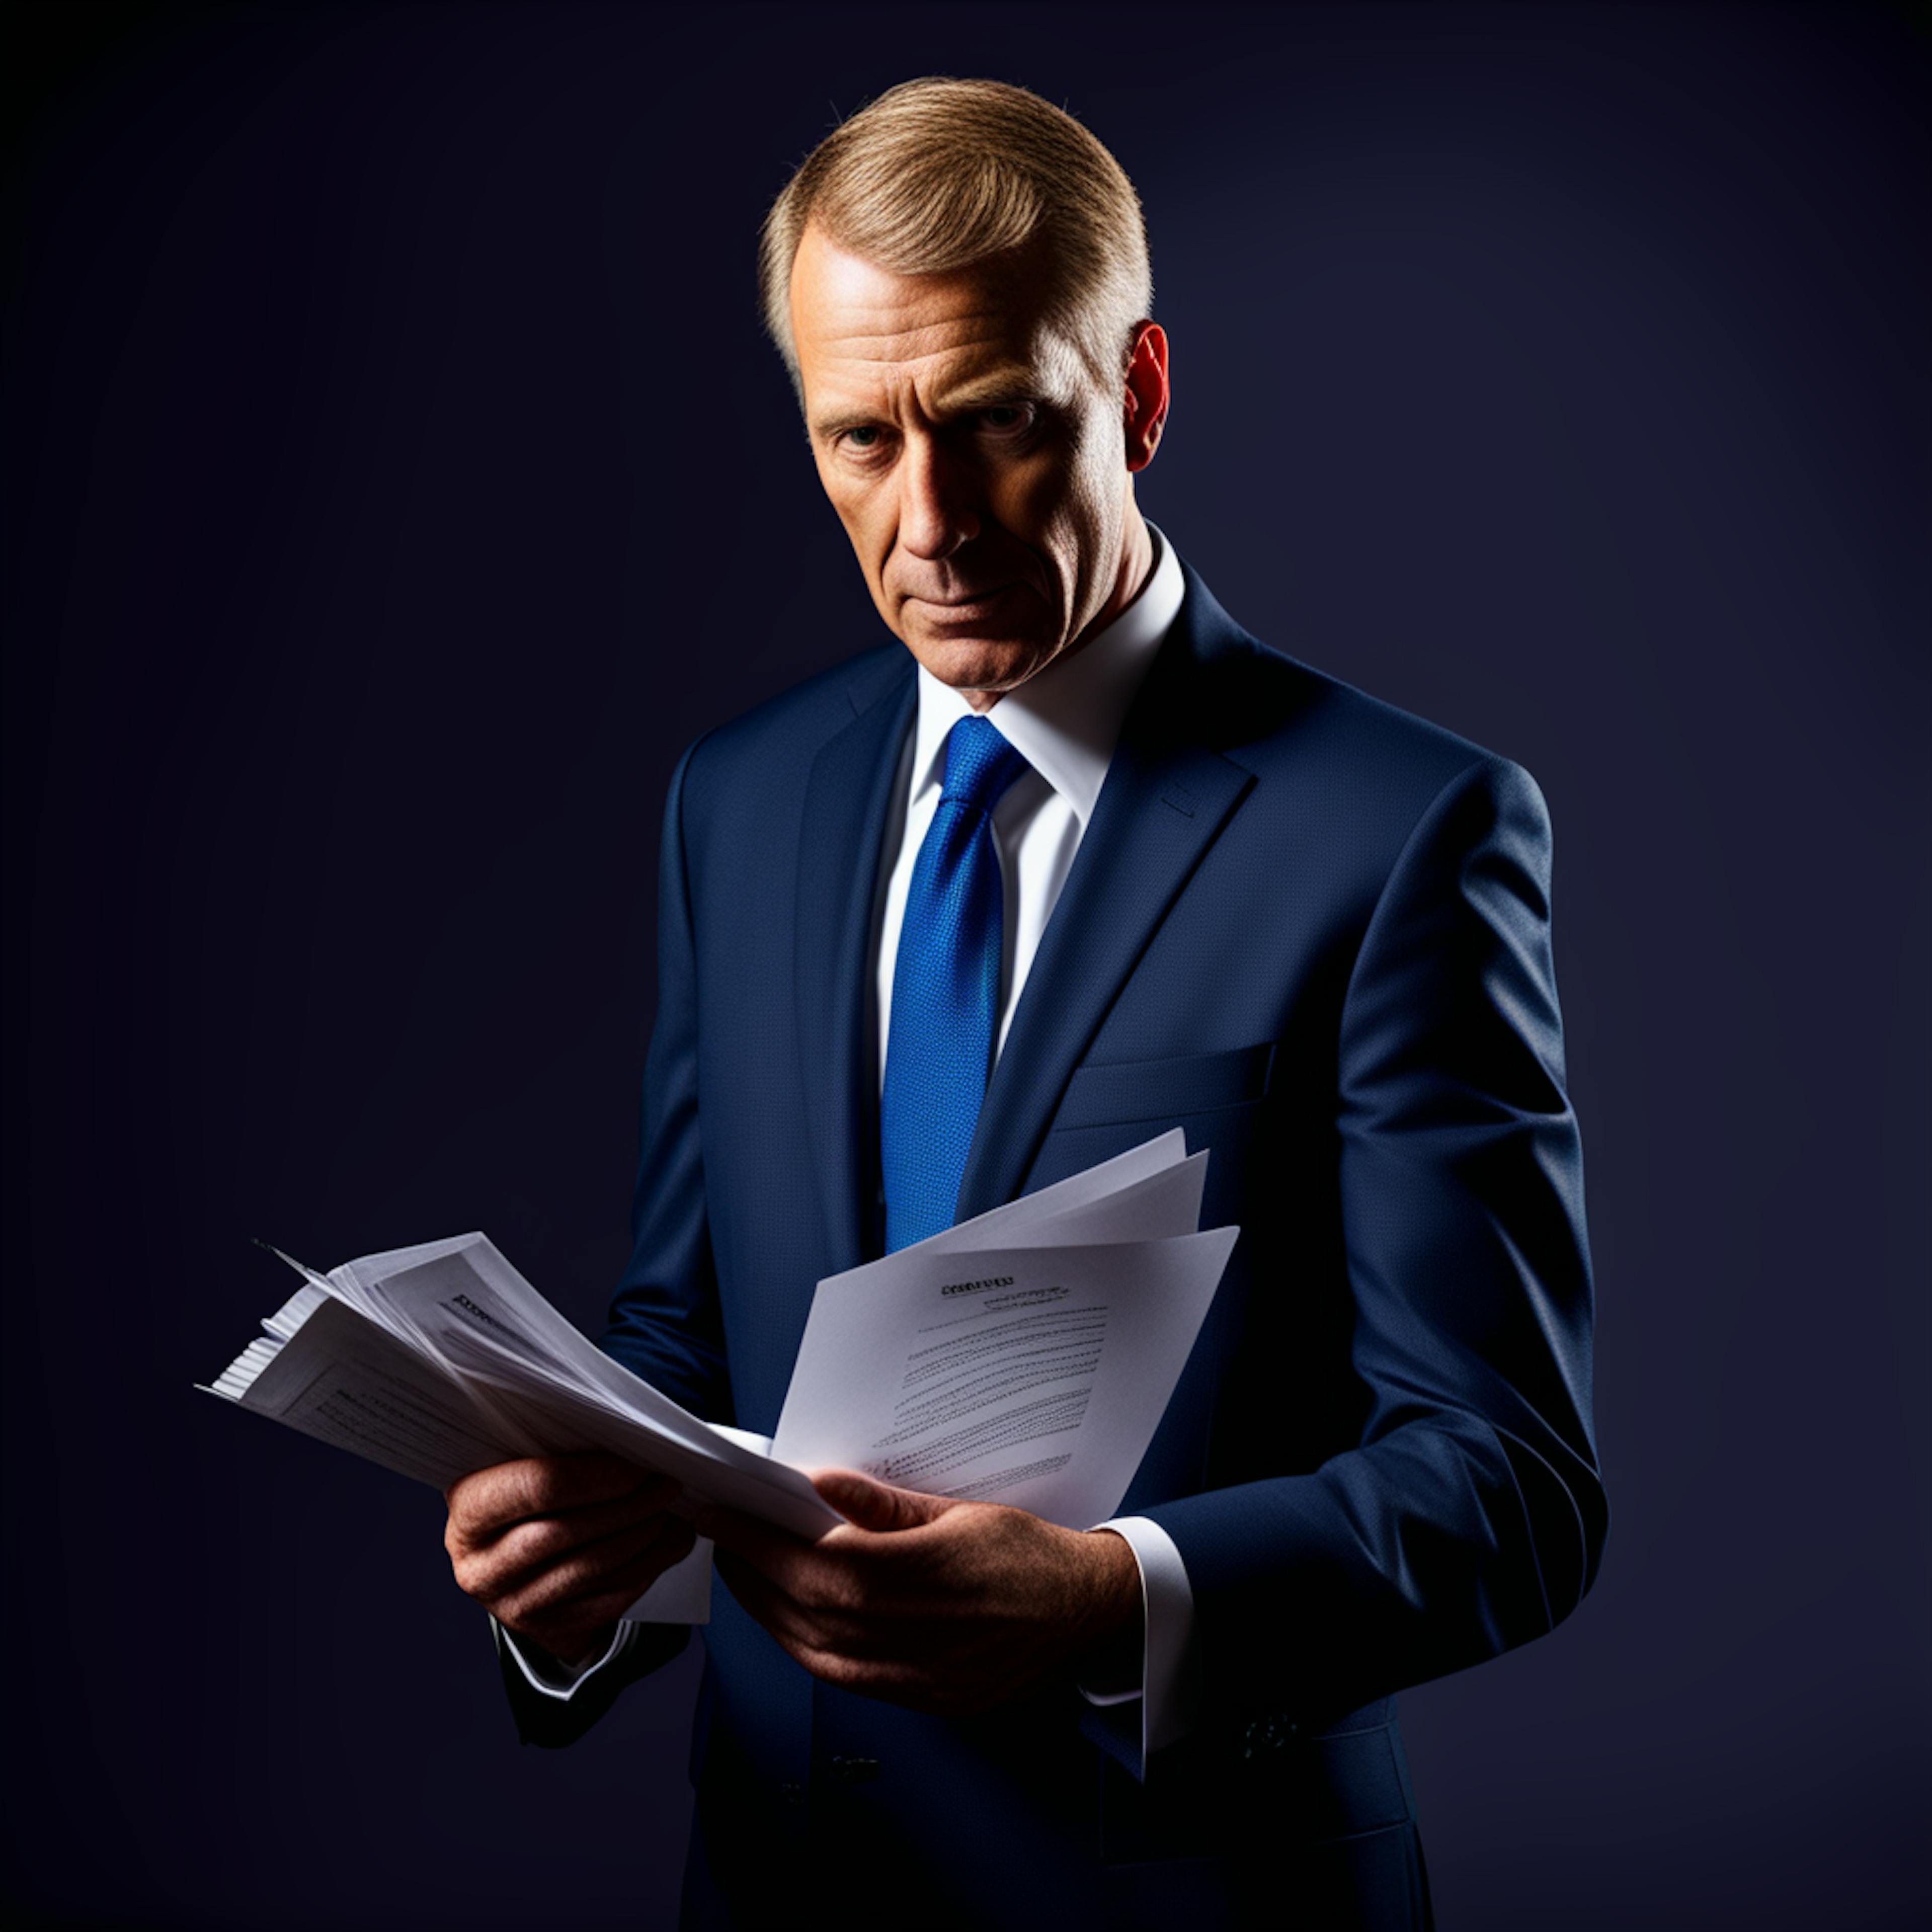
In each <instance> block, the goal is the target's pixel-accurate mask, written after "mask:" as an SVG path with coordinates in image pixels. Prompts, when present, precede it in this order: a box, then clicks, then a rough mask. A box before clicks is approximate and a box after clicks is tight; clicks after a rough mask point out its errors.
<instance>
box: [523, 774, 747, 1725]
mask: <svg viewBox="0 0 1932 1932" xmlns="http://www.w3.org/2000/svg"><path fill="white" fill-rule="evenodd" d="M700 742H702V741H701V740H700ZM696 751H697V746H696V745H693V746H692V747H691V749H690V750H688V751H686V752H685V754H684V756H683V757H682V758H681V759H680V760H679V761H678V766H677V769H676V772H674V773H673V775H672V777H671V781H670V796H669V797H668V799H667V802H666V804H665V806H664V837H663V843H662V847H661V853H660V856H659V860H658V1010H657V1019H656V1021H655V1024H654V1025H653V1026H652V1029H651V1044H650V1051H649V1055H647V1057H646V1061H645V1063H644V1094H643V1124H642V1134H641V1137H640V1139H641V1146H640V1154H639V1159H638V1164H637V1187H636V1190H635V1191H634V1194H633V1196H632V1200H631V1260H630V1264H629V1265H628V1267H627V1268H625V1271H624V1277H623V1280H622V1282H621V1283H619V1287H618V1289H617V1292H616V1296H615V1297H614V1298H613V1301H612V1302H611V1305H610V1320H609V1323H608V1325H607V1328H606V1329H605V1331H604V1334H602V1335H601V1336H600V1337H598V1346H599V1347H600V1348H601V1349H604V1351H605V1352H606V1353H607V1354H609V1355H613V1356H615V1357H616V1359H617V1360H618V1361H621V1362H622V1363H623V1364H625V1367H628V1368H630V1369H631V1370H634V1371H635V1372H636V1373H637V1374H638V1375H640V1376H643V1378H644V1379H645V1380H646V1381H647V1382H650V1383H652V1385H655V1387H656V1388H658V1389H660V1390H661V1391H663V1392H664V1394H666V1395H667V1396H669V1397H671V1399H672V1400H673V1401H675V1402H677V1403H681V1404H682V1406H684V1407H685V1408H686V1409H689V1410H691V1412H693V1413H694V1414H695V1415H701V1416H703V1417H704V1418H706V1421H715V1422H728V1421H730V1419H731V1397H730V1383H729V1381H728V1379H727V1376H726V1373H725V1367H724V1337H723V1331H722V1328H721V1323H720V1320H719V1317H718V1296H717V1283H716V1280H715V1277H714V1275H713V1273H712V1262H711V1243H710V1237H709V1232H708V1228H707V1224H706V1217H705V1204H704V1157H703V1149H702V1147H701V1145H700V1138H699V1131H698V1130H699V1112H698V1094H697V1031H698V1026H697V962H696V952H695V947H694V941H693V936H692V930H691V889H690V876H689V868H688V862H687V857H686V851H685V826H684V791H685V776H686V774H687V772H688V770H689V769H690V765H691V758H692V757H693V756H694V754H695V752H696ZM689 1638H690V1632H689V1631H688V1628H685V1627H684V1626H682V1625H639V1626H637V1627H636V1628H635V1629H634V1631H632V1633H631V1637H630V1638H629V1640H628V1641H627V1642H626V1643H624V1644H623V1645H622V1646H619V1648H618V1649H616V1651H615V1652H613V1655H611V1656H610V1658H609V1659H608V1661H606V1662H604V1664H601V1665H600V1666H599V1667H598V1668H597V1669H596V1670H593V1671H591V1672H589V1673H586V1675H585V1676H583V1677H581V1678H580V1679H578V1680H577V1682H575V1683H574V1684H572V1685H569V1686H568V1688H559V1689H555V1690H551V1691H547V1692H546V1691H541V1690H539V1689H538V1688H536V1687H535V1685H533V1684H532V1682H530V1679H529V1674H528V1673H526V1671H525V1670H523V1669H521V1668H520V1667H519V1665H518V1663H517V1659H516V1658H515V1656H514V1654H513V1653H512V1652H511V1647H510V1646H509V1644H508V1642H507V1640H506V1639H505V1634H504V1633H503V1632H502V1631H501V1630H500V1629H499V1630H498V1631H496V1648H497V1655H498V1659H499V1664H500V1666H501V1669H502V1680H503V1688H504V1690H505V1693H506V1694H507V1695H508V1698H509V1700H510V1708H511V1714H512V1715H513V1716H514V1718H515V1719H516V1723H517V1734H518V1736H520V1738H521V1739H522V1740H523V1742H524V1743H526V1744H534V1745H544V1746H547V1747H550V1748H556V1747H560V1746H562V1745H571V1744H574V1743H575V1742H576V1741H577V1739H578V1738H580V1736H583V1733H585V1732H586V1731H587V1730H589V1728H590V1727H591V1726H592V1724H595V1722H596V1721H598V1719H599V1718H601V1717H602V1716H603V1715H604V1713H605V1712H607V1710H609V1709H610V1706H611V1705H612V1704H613V1703H614V1702H615V1701H616V1697H617V1695H618V1694H619V1692H620V1691H622V1690H623V1688H625V1686H626V1685H629V1684H632V1683H634V1682H636V1681H637V1679H639V1678H640V1677H643V1676H647V1675H649V1673H651V1672H652V1671H654V1670H658V1669H660V1668H661V1667H662V1666H663V1665H664V1664H667V1663H669V1662H670V1660H671V1659H672V1658H674V1657H676V1655H679V1653H680V1652H682V1650H683V1649H684V1647H685V1644H686V1643H687V1642H688V1640H689Z"/></svg>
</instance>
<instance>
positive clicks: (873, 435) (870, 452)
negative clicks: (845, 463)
mask: <svg viewBox="0 0 1932 1932" xmlns="http://www.w3.org/2000/svg"><path fill="white" fill-rule="evenodd" d="M886 434H887V433H886V431H885V429H884V428H883V427H881V426H880V425H879V424H877V423H853V424H851V425H849V426H848V427H847V428H844V429H841V431H839V432H838V434H837V435H836V436H835V437H833V438H832V445H833V447H834V448H835V449H837V450H838V452H839V454H840V455H842V456H851V457H859V458H864V459H865V460H868V461H869V460H871V458H873V457H874V456H876V455H878V454H879V452H880V451H881V450H883V449H884V448H885V446H886Z"/></svg>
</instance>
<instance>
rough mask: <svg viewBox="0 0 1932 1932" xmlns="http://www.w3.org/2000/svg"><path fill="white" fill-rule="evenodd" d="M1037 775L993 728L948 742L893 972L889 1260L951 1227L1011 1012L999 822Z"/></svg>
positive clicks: (883, 1114)
mask: <svg viewBox="0 0 1932 1932" xmlns="http://www.w3.org/2000/svg"><path fill="white" fill-rule="evenodd" d="M1027 769H1028V765H1027V761H1026V760H1025V758H1023V757H1021V755H1020V754H1019V752H1017V751H1015V750H1014V749H1013V747H1012V745H1010V744H1008V743H1007V741H1006V739H1004V738H1003V737H1002V736H1001V735H1000V733H999V732H998V730H996V729H995V727H994V726H992V724H989V723H988V721H986V719H985V718H961V719H960V721H959V723H958V724H956V725H954V726H953V729H952V730H951V731H950V733H948V734H947V739H946V778H945V781H944V784H942V786H941V789H940V799H939V809H938V811H935V813H934V814H933V816H932V825H931V826H929V828H928V829H927V832H926V838H925V839H924V841H922V844H920V846H919V857H918V859H917V860H916V862H915V863H914V865H913V873H912V884H911V886H910V889H909V890H908V891H907V894H906V907H905V923H904V925H903V926H901V928H900V929H899V950H898V957H897V959H896V961H895V964H894V965H893V968H892V1025H891V1027H890V1028H889V1031H887V1034H886V1082H885V1092H884V1096H883V1100H881V1102H880V1109H879V1160H880V1168H881V1169H882V1171H883V1177H884V1180H885V1184H886V1252H887V1253H892V1251H893V1250H895V1249H898V1248H903V1247H907V1246H909V1245H910V1244H911V1243H912V1242H914V1241H924V1240H925V1239H926V1236H927V1235H936V1234H938V1232H939V1231H940V1230H941V1229H942V1228H950V1227H951V1226H952V1225H953V1211H954V1209H955V1207H956V1204H957V1202H958V1200H959V1181H960V1178H961V1176H962V1175H964V1173H965V1171H966V1151H967V1149H968V1148H970V1147H971V1145H972V1144H973V1130H974V1127H976V1126H977V1124H978V1122H979V1119H980V1103H981V1102H982V1101H983V1100H985V1098H986V1076H987V1073H988V1071H989V1069H990V1068H991V1067H992V1062H993V1029H994V1027H995V1023H996V1022H997V1021H998V1017H999V1010H1000V953H1001V932H1000V929H1001V898H1002V896H1003V895H1002V892H1001V886H1000V855H999V853H998V852H997V851H996V850H995V849H994V847H993V828H992V811H993V808H994V806H995V805H997V804H998V802H1000V799H1001V795H1002V794H1003V793H1004V792H1005V790H1006V789H1007V787H1008V786H1009V785H1010V784H1012V783H1013V781H1014V780H1015V779H1016V778H1018V777H1019V775H1020V774H1021V773H1022V772H1024V771H1025V770H1027Z"/></svg>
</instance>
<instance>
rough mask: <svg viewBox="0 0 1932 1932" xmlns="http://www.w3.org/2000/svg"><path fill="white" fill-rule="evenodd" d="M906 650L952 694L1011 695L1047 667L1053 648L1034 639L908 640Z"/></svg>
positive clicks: (967, 638)
mask: <svg viewBox="0 0 1932 1932" xmlns="http://www.w3.org/2000/svg"><path fill="white" fill-rule="evenodd" d="M905 641H906V647H907V649H909V650H910V652H912V654H913V656H914V657H916V658H917V659H918V660H919V662H920V663H921V664H923V665H924V666H925V667H926V669H927V670H929V671H930V672H932V674H933V676H935V677H936V678H938V680H939V681H940V682H941V684H947V685H951V686H952V687H953V689H954V690H955V691H1010V690H1011V689H1012V688H1013V686H1014V685H1016V684H1024V683H1025V682H1026V681H1027V679H1028V678H1030V677H1031V676H1033V674H1034V672H1035V671H1037V670H1039V669H1040V667H1042V666H1043V665H1044V664H1048V663H1049V662H1050V661H1052V658H1053V655H1054V647H1053V646H1052V645H1051V644H1049V643H1043V642H1040V641H1038V640H1034V639H1027V640H1024V641H1018V640H1011V639H1006V638H992V637H908V638H907V640H905Z"/></svg>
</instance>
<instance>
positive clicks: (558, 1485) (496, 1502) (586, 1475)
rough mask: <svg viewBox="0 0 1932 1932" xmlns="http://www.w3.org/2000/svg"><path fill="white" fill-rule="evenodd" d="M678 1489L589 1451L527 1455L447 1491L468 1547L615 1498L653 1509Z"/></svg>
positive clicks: (453, 1517) (633, 1465)
mask: <svg viewBox="0 0 1932 1932" xmlns="http://www.w3.org/2000/svg"><path fill="white" fill-rule="evenodd" d="M677 1488H678V1486H677V1485H676V1484H675V1483H674V1482H673V1481H671V1479H670V1478H669V1477H667V1476H661V1475H654V1474H653V1473H652V1472H650V1471H649V1470H646V1469H640V1468H639V1467H638V1466H637V1464H636V1463H627V1462H625V1461H624V1460H622V1457H616V1456H607V1455H605V1454H603V1452H602V1451H590V1452H589V1453H587V1454H583V1455H580V1456H526V1457H520V1458H519V1459H518V1460H517V1461H515V1462H511V1463H494V1464H493V1465H491V1466H490V1467H489V1468H487V1469H477V1470H474V1471H472V1472H471V1473H470V1474H469V1475H467V1476H465V1477H463V1478H462V1479H461V1481H459V1482H457V1483H454V1484H452V1485H451V1486H450V1488H449V1492H448V1494H447V1496H446V1499H445V1500H446V1502H448V1504H449V1514H450V1520H451V1521H452V1523H455V1524H456V1525H457V1526H458V1529H459V1531H460V1534H461V1535H463V1537H464V1538H465V1539H466V1540H467V1541H471V1542H478V1541H487V1539H488V1538H490V1537H492V1536H494V1535H499V1534H500V1533H501V1532H502V1531H503V1530H505V1529H508V1527H509V1526H511V1524H513V1523H520V1522H523V1521H526V1520H528V1519H529V1518H530V1517H539V1516H555V1515H558V1514H562V1512H563V1511H566V1510H571V1509H582V1508H589V1507H592V1506H594V1505H596V1504H598V1503H601V1502H613V1501H615V1500H616V1499H619V1498H620V1497H625V1496H631V1497H636V1496H657V1497H658V1507H659V1508H662V1507H664V1505H665V1504H667V1503H668V1502H670V1501H672V1500H673V1499H674V1498H675V1497H676V1494H677Z"/></svg>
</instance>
